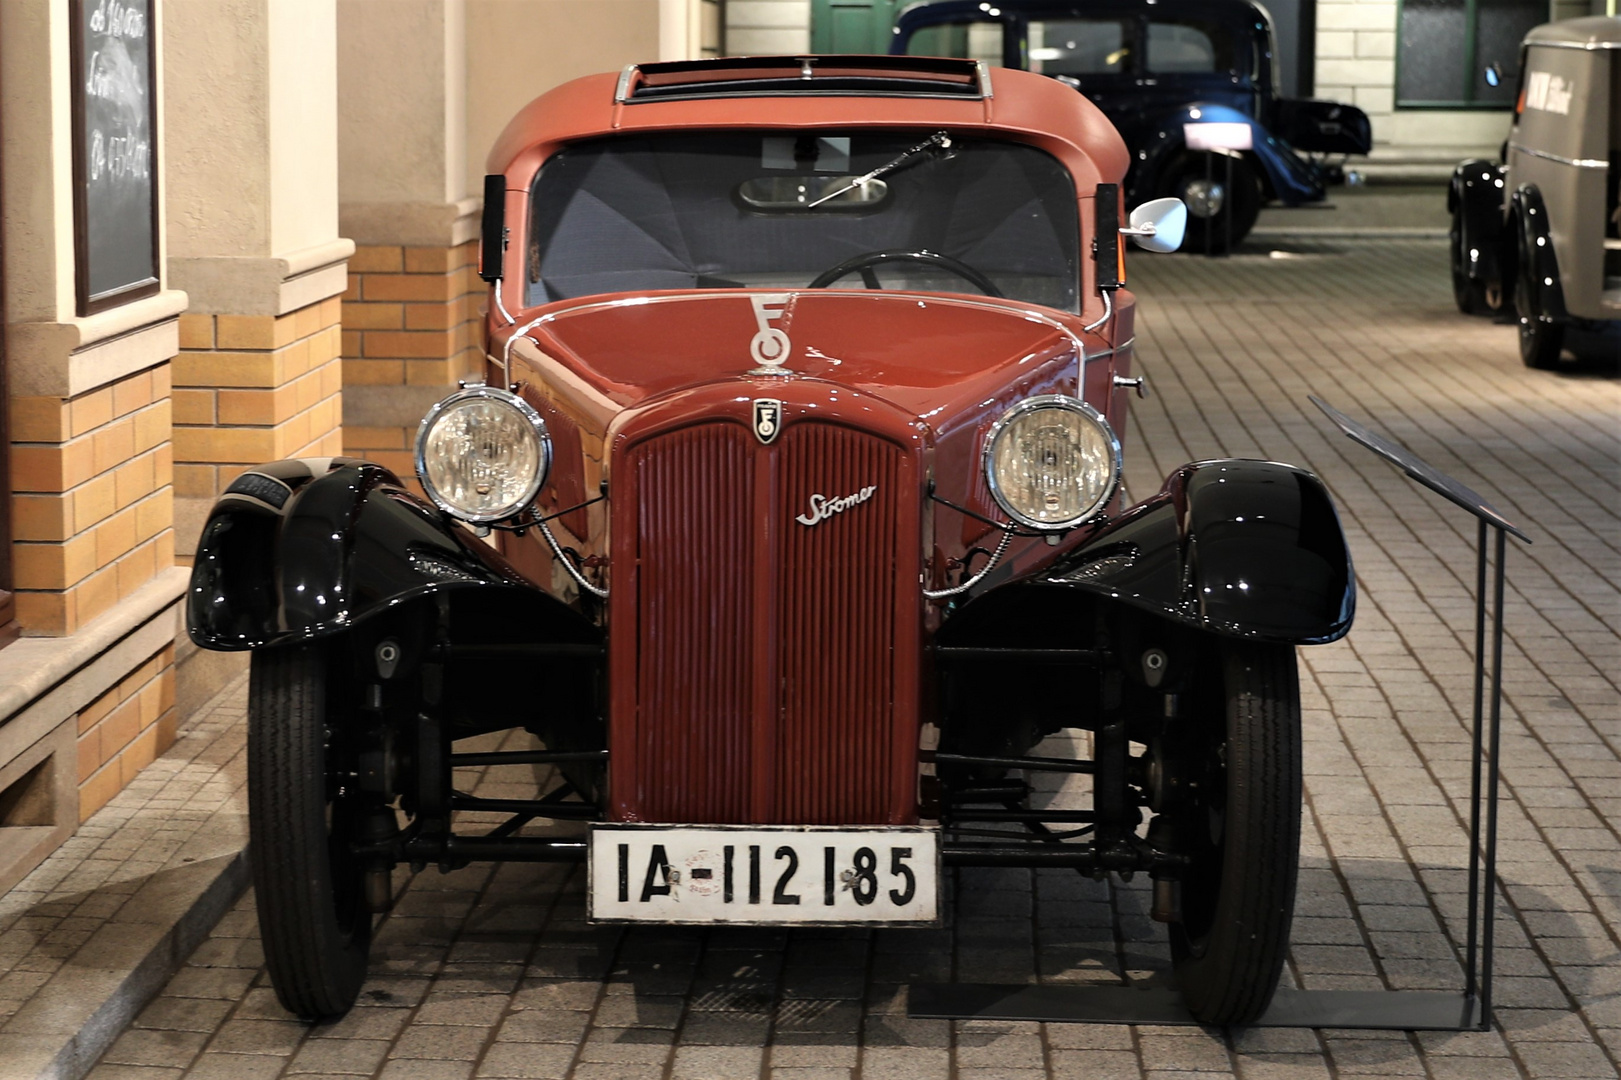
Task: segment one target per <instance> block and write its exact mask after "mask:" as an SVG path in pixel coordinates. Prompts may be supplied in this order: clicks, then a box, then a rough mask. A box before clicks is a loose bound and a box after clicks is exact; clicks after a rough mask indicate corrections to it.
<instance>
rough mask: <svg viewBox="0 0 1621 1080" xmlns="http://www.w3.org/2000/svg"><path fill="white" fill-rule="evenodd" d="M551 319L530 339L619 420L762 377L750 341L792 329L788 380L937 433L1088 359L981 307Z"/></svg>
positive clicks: (849, 299)
mask: <svg viewBox="0 0 1621 1080" xmlns="http://www.w3.org/2000/svg"><path fill="white" fill-rule="evenodd" d="M757 307H764V308H765V309H766V310H765V311H764V312H763V313H759V314H757V310H756V309H757ZM779 309H780V313H779ZM541 319H542V321H541V322H540V323H539V324H538V325H535V326H533V327H532V328H531V329H530V330H529V332H528V336H529V337H531V338H533V339H534V340H535V341H536V342H537V343H538V344H539V345H540V348H541V350H542V351H544V352H545V353H547V354H549V355H551V356H553V357H555V358H557V359H558V360H561V361H562V362H563V363H564V364H565V365H566V366H567V367H568V368H569V369H570V370H571V372H572V373H573V374H574V375H575V376H577V377H578V378H579V379H581V380H583V381H584V382H585V383H586V384H587V385H588V386H589V387H590V388H591V389H592V390H593V391H595V392H596V394H598V395H601V396H602V397H603V398H606V399H608V400H609V401H611V402H613V403H614V404H615V405H617V406H618V407H620V408H629V407H632V406H635V405H638V404H640V403H642V402H644V401H646V400H647V399H649V398H652V397H656V396H659V395H662V394H666V393H669V392H671V391H674V390H679V389H682V388H685V387H690V386H696V385H700V384H704V383H712V382H715V381H717V380H721V379H727V378H741V377H745V376H748V375H750V373H751V372H752V371H754V370H755V369H757V368H758V367H759V366H760V364H759V361H758V359H757V358H756V356H755V355H754V354H753V353H752V352H751V343H753V342H754V341H755V339H756V336H757V335H760V334H761V332H762V330H763V329H764V330H780V331H781V332H782V333H784V334H786V335H787V336H788V339H789V341H790V343H791V344H790V345H789V350H788V358H787V361H786V363H784V364H783V367H784V369H786V370H787V371H790V372H792V373H793V374H794V375H798V376H806V377H810V378H816V379H825V380H828V381H831V382H836V383H840V384H842V385H845V386H849V387H852V388H855V389H858V390H861V391H863V392H864V393H869V394H872V395H873V396H875V397H878V398H881V399H884V400H886V401H889V402H891V403H893V404H895V405H896V406H898V407H900V408H902V409H905V410H907V411H908V412H910V413H912V414H913V415H916V416H919V417H921V418H923V419H924V420H925V421H926V422H927V423H929V425H930V426H931V427H933V428H934V429H935V430H936V431H937V432H939V431H940V430H941V429H942V427H949V426H951V425H952V421H953V420H954V419H956V418H958V417H961V416H962V415H963V414H964V412H965V411H967V412H972V411H973V410H974V409H975V407H977V406H980V405H983V404H988V402H987V400H986V399H988V398H1000V397H1002V396H1004V395H1005V394H1006V392H1007V390H1008V388H1009V386H1010V384H1014V383H1022V382H1025V381H1026V380H1027V379H1029V378H1032V377H1040V376H1038V375H1037V373H1038V371H1042V369H1050V365H1051V364H1052V362H1054V361H1058V362H1060V363H1062V364H1064V365H1066V366H1067V365H1069V364H1073V363H1074V361H1075V360H1076V359H1078V356H1077V353H1078V350H1077V348H1076V338H1075V337H1073V336H1072V334H1071V331H1069V330H1066V329H1065V328H1064V326H1063V325H1061V324H1060V323H1059V322H1058V320H1057V318H1055V316H1054V315H1053V314H1051V313H1050V312H1048V311H1047V310H1046V309H1042V308H1038V307H1036V306H1035V305H1033V304H1023V303H1018V302H1013V301H1005V300H991V299H978V298H973V297H962V298H955V297H943V296H933V295H929V296H920V295H917V294H898V293H881V292H856V291H837V292H828V291H822V290H816V291H811V292H798V293H775V294H774V293H762V292H753V291H750V292H742V291H739V290H736V289H728V290H724V291H712V292H700V293H663V294H654V295H652V296H634V297H619V298H612V297H609V298H602V297H594V298H591V299H589V300H582V301H578V302H575V303H571V304H568V305H566V306H563V305H556V306H553V307H552V308H551V309H550V310H548V311H547V312H545V313H544V314H543V315H542V317H541ZM1071 321H1073V320H1071ZM523 324H524V323H523V322H522V321H521V322H520V327H521V326H522V325H523ZM1078 332H1079V330H1078V328H1076V329H1075V333H1078ZM774 347H775V346H774V343H773V342H771V341H769V340H766V341H763V342H762V348H764V349H766V351H767V352H768V353H769V351H770V349H772V348H774ZM1051 374H1052V373H1051V371H1050V370H1048V371H1046V373H1045V377H1046V378H1051Z"/></svg>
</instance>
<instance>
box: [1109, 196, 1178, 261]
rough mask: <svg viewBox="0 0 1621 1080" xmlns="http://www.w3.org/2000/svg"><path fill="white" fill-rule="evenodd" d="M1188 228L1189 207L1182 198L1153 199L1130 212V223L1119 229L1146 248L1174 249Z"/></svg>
mask: <svg viewBox="0 0 1621 1080" xmlns="http://www.w3.org/2000/svg"><path fill="white" fill-rule="evenodd" d="M1187 229H1188V208H1187V204H1185V203H1184V202H1183V201H1182V200H1181V199H1153V200H1150V201H1149V202H1145V203H1143V204H1142V205H1141V206H1139V207H1138V208H1137V209H1135V210H1133V211H1132V212H1131V225H1130V227H1128V228H1124V229H1121V230H1120V235H1121V236H1129V237H1131V240H1132V243H1134V244H1136V245H1137V246H1138V247H1140V248H1142V249H1143V250H1144V251H1161V252H1164V251H1175V250H1176V249H1177V248H1179V247H1181V246H1182V236H1183V234H1184V233H1186V232H1187Z"/></svg>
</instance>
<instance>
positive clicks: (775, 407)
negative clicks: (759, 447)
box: [754, 398, 782, 443]
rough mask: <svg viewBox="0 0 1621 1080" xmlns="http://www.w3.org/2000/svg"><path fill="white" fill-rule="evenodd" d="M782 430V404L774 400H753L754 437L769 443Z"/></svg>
mask: <svg viewBox="0 0 1621 1080" xmlns="http://www.w3.org/2000/svg"><path fill="white" fill-rule="evenodd" d="M781 430H782V402H780V401H778V400H777V399H776V398H755V399H754V437H755V438H757V439H759V440H760V441H761V442H762V443H770V442H771V440H773V439H775V438H776V437H777V433H778V432H780V431H781Z"/></svg>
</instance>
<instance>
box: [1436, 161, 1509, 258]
mask: <svg viewBox="0 0 1621 1080" xmlns="http://www.w3.org/2000/svg"><path fill="white" fill-rule="evenodd" d="M1447 212H1448V213H1450V214H1452V215H1453V223H1454V227H1455V228H1456V229H1457V230H1458V231H1459V235H1458V237H1457V238H1456V240H1455V243H1456V244H1457V245H1458V250H1459V252H1460V254H1461V255H1462V264H1463V265H1462V269H1463V271H1464V273H1465V275H1466V276H1467V277H1468V278H1469V280H1470V281H1479V282H1492V283H1495V282H1499V281H1502V280H1504V278H1505V274H1504V273H1503V271H1504V267H1503V265H1502V263H1503V259H1502V258H1501V256H1500V252H1501V250H1502V246H1503V167H1502V166H1501V165H1500V164H1498V163H1497V162H1495V161H1482V160H1474V161H1466V162H1464V163H1463V164H1462V165H1459V166H1458V168H1457V170H1456V171H1454V172H1453V174H1452V183H1451V185H1450V186H1449V187H1448V188H1447Z"/></svg>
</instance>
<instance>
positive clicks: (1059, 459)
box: [985, 394, 1120, 530]
mask: <svg viewBox="0 0 1621 1080" xmlns="http://www.w3.org/2000/svg"><path fill="white" fill-rule="evenodd" d="M985 478H986V479H987V480H988V481H989V482H990V486H991V494H992V495H993V496H994V497H995V498H996V502H997V504H998V505H999V506H1001V507H1002V509H1003V510H1005V511H1007V514H1008V516H1009V517H1011V518H1012V519H1013V520H1014V521H1016V522H1018V523H1019V524H1021V525H1027V526H1029V527H1030V528H1033V529H1053V530H1056V529H1071V528H1074V527H1075V526H1076V525H1079V524H1081V522H1083V521H1085V520H1086V519H1087V518H1090V517H1091V516H1092V515H1094V514H1096V513H1097V512H1098V511H1099V510H1101V509H1102V508H1103V505H1104V504H1105V503H1107V502H1108V501H1109V498H1110V496H1112V495H1113V494H1114V489H1115V486H1116V485H1117V484H1118V483H1119V482H1120V440H1119V439H1117V438H1115V434H1114V431H1113V429H1111V428H1110V427H1109V422H1108V421H1107V420H1105V419H1103V417H1102V415H1100V414H1099V413H1098V411H1097V410H1096V409H1094V408H1092V406H1090V405H1088V404H1087V403H1086V402H1084V401H1080V400H1078V399H1076V398H1072V397H1065V396H1064V395H1062V394H1047V395H1043V396H1041V397H1033V398H1029V399H1027V400H1025V401H1021V402H1019V404H1017V405H1015V406H1013V408H1011V409H1009V410H1008V411H1007V412H1006V413H1004V414H1003V415H1002V418H1001V419H1000V420H998V421H997V422H996V424H995V426H994V427H992V428H991V434H990V438H989V439H987V440H986V442H985Z"/></svg>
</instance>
